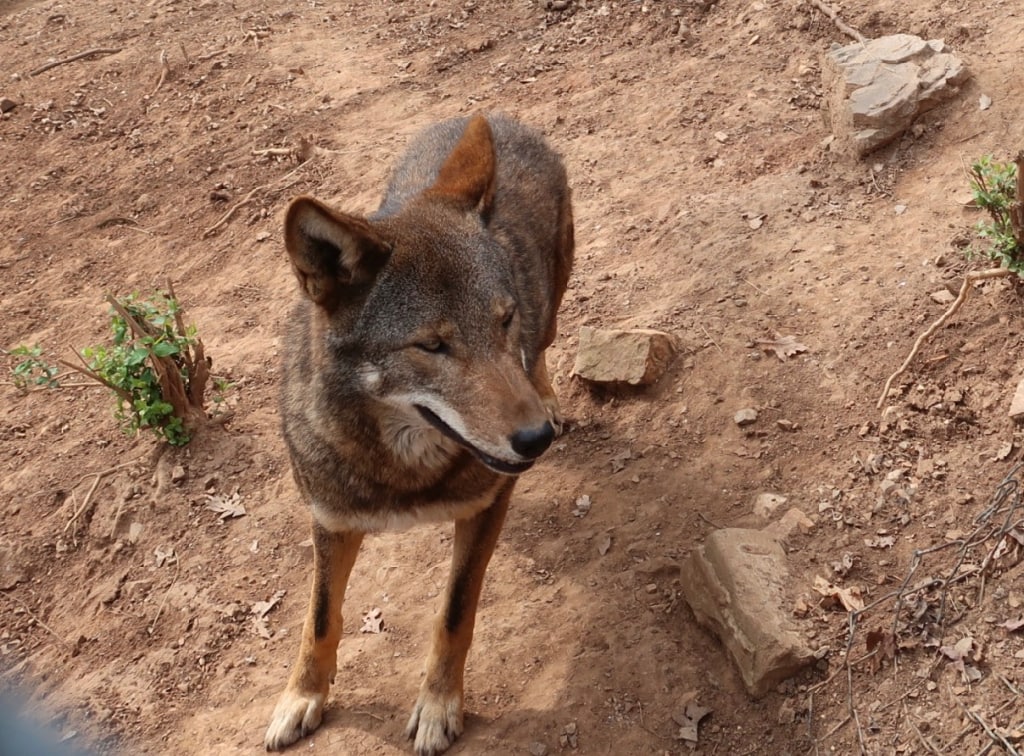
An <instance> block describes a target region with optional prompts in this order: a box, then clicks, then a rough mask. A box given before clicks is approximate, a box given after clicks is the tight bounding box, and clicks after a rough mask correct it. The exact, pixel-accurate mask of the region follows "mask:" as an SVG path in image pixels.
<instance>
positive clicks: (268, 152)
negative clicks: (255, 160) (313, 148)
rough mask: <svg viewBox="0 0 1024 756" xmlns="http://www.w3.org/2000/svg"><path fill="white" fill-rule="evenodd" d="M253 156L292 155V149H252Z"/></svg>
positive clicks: (293, 151) (293, 152)
mask: <svg viewBox="0 0 1024 756" xmlns="http://www.w3.org/2000/svg"><path fill="white" fill-rule="evenodd" d="M252 154H253V155H260V156H263V155H294V154H295V148H294V147H265V148H263V149H255V148H254V149H253V151H252Z"/></svg>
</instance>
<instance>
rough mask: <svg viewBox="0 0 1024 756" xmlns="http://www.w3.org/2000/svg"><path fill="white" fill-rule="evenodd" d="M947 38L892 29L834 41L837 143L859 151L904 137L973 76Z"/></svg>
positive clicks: (825, 75)
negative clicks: (878, 34)
mask: <svg viewBox="0 0 1024 756" xmlns="http://www.w3.org/2000/svg"><path fill="white" fill-rule="evenodd" d="M968 75H969V74H968V72H967V69H966V68H965V67H964V64H963V62H962V61H960V59H959V58H957V57H956V56H955V55H953V54H951V53H950V52H949V51H948V49H947V47H946V45H945V43H944V42H942V40H928V41H925V40H923V39H921V38H920V37H916V36H914V35H912V34H892V35H889V36H886V37H879V38H878V39H872V40H868V41H867V42H865V43H864V44H860V43H857V44H852V45H846V46H839V45H836V46H834V47H833V48H832V49H831V50H830V51H829V52H828V53H826V54H825V56H824V58H823V61H822V81H823V83H824V86H825V93H826V103H827V106H828V115H829V120H830V122H831V126H832V133H833V135H834V136H835V138H836V142H835V143H834V144H833V147H836V146H838V148H839V149H840V150H842V151H845V152H849V153H851V154H854V155H856V156H863V155H866V154H867V153H869V152H871V151H872V150H875V149H878V148H879V147H882V146H883V145H885V144H888V143H889V142H891V141H892V140H893V139H896V138H897V137H899V136H900V135H901V134H902V133H903V132H904V131H906V130H907V129H908V128H909V127H910V125H911V124H912V123H913V121H914V119H915V118H916V117H917V116H919V115H920V114H921V113H924V112H926V111H928V110H931V109H932V108H934V107H935V106H936V105H938V104H940V103H942V102H945V101H946V100H949V99H951V98H952V97H954V96H956V95H957V94H958V93H959V89H958V87H959V85H960V84H962V83H963V82H964V81H966V79H967V77H968Z"/></svg>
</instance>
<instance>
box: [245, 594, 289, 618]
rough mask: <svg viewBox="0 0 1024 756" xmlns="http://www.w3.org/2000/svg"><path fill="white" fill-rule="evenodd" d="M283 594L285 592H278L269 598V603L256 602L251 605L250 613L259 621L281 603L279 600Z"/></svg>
mask: <svg viewBox="0 0 1024 756" xmlns="http://www.w3.org/2000/svg"><path fill="white" fill-rule="evenodd" d="M284 594H285V591H283V590H280V591H278V592H277V593H275V594H274V595H273V596H271V597H270V601H257V602H256V603H255V604H253V605H252V610H251V611H252V613H253V614H255V615H256V616H257V617H259V618H260V619H262V618H264V617H266V616H267V613H268V612H270V610H271V609H273V608H274V607H275V606H277V605H278V604H280V603H281V599H283V598H284Z"/></svg>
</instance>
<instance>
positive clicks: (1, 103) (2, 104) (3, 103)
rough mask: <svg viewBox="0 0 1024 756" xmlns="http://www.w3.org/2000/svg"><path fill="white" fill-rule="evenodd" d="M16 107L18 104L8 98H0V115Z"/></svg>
mask: <svg viewBox="0 0 1024 756" xmlns="http://www.w3.org/2000/svg"><path fill="white" fill-rule="evenodd" d="M16 107H18V103H17V102H15V101H14V100H12V99H11V98H10V97H0V113H9V112H11V111H12V110H14V109H15V108H16Z"/></svg>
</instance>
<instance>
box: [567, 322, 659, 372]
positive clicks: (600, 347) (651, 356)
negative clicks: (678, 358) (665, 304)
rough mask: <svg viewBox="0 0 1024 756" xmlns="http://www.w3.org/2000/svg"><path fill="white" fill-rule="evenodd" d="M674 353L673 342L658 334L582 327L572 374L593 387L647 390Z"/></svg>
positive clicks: (652, 331)
mask: <svg viewBox="0 0 1024 756" xmlns="http://www.w3.org/2000/svg"><path fill="white" fill-rule="evenodd" d="M675 352H676V349H675V340H674V339H673V338H672V336H670V335H669V334H667V333H663V332H661V331H654V330H650V329H636V330H629V331H615V330H599V329H596V328H591V327H590V326H583V327H581V328H580V343H579V351H578V352H577V354H576V364H575V365H574V366H573V370H572V372H573V375H578V376H579V377H580V378H583V379H584V380H587V381H591V382H593V383H601V384H610V385H614V384H628V385H630V386H647V385H650V384H652V383H655V382H656V381H657V380H658V379H659V378H660V377H661V376H662V375H663V374H664V372H665V369H666V368H667V367H668V366H669V364H670V363H671V361H672V358H673V357H674V356H675Z"/></svg>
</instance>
